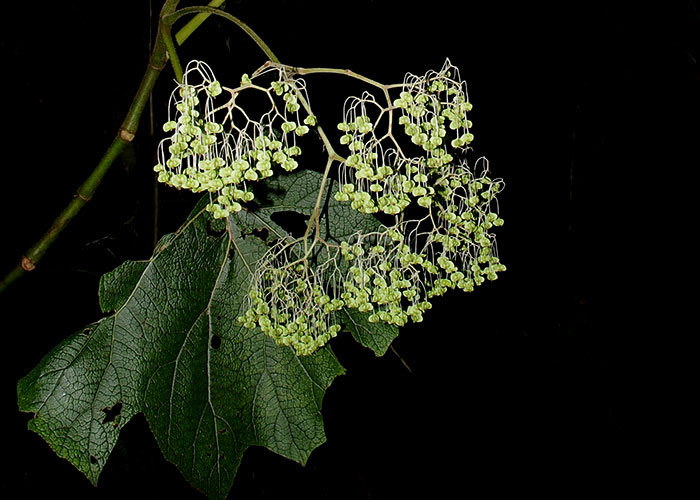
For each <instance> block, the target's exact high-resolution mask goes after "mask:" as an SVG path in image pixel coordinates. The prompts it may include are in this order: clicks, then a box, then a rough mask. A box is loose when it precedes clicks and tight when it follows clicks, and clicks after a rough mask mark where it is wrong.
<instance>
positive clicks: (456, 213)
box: [240, 61, 505, 355]
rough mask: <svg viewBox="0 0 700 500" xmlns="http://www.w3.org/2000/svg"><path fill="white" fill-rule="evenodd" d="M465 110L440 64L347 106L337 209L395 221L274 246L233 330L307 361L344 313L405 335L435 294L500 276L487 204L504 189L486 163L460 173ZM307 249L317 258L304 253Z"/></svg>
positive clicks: (451, 75) (493, 214) (457, 85)
mask: <svg viewBox="0 0 700 500" xmlns="http://www.w3.org/2000/svg"><path fill="white" fill-rule="evenodd" d="M395 87H396V86H391V87H387V89H388V88H392V89H393V88H395ZM470 109H471V104H470V103H469V100H468V99H467V94H466V87H465V84H464V83H463V82H462V81H461V80H460V79H459V74H458V72H457V70H456V68H454V67H453V66H451V65H450V64H449V61H448V62H447V63H446V64H445V66H444V67H443V68H442V69H441V70H440V71H438V72H429V73H427V74H426V75H424V76H421V77H417V76H413V75H408V76H407V78H406V79H405V81H404V83H403V85H402V86H400V91H399V93H398V97H397V98H396V99H394V100H393V101H390V102H387V103H386V104H380V103H379V102H377V100H376V98H375V96H374V95H372V94H370V93H365V94H363V95H362V96H361V97H351V98H349V99H348V100H347V101H346V104H345V112H344V120H343V121H342V122H341V123H340V124H339V125H338V130H340V132H341V136H340V143H341V145H343V146H345V147H346V148H347V150H348V155H347V157H346V159H345V160H344V161H343V162H342V164H341V165H340V167H339V171H338V180H339V189H338V191H337V192H336V193H335V195H334V197H335V200H336V201H337V202H340V203H343V202H347V203H349V204H350V206H351V207H352V208H353V209H354V210H357V211H359V212H361V213H363V214H378V213H381V214H385V216H386V215H388V216H391V217H390V218H393V223H385V224H380V225H379V227H378V228H377V229H376V230H375V231H372V232H361V231H358V232H356V233H355V234H353V235H352V236H350V237H348V238H346V239H345V240H344V241H341V242H340V243H338V244H330V243H328V242H325V241H320V242H319V241H317V240H314V241H313V242H311V243H310V242H309V241H307V240H306V239H304V238H302V239H299V240H294V242H292V243H289V242H286V241H280V242H278V244H277V245H275V246H274V247H273V248H272V249H271V250H270V251H269V252H268V253H267V254H266V256H265V257H264V258H263V259H262V260H261V261H260V262H259V263H258V271H257V272H256V273H255V275H254V277H253V280H252V281H251V287H250V296H249V308H248V310H247V312H246V313H245V314H244V315H243V316H241V318H240V320H241V322H242V323H244V324H245V325H246V326H248V327H251V328H253V327H260V328H261V329H262V330H263V331H264V332H265V333H267V334H268V335H270V336H272V337H273V338H274V339H275V340H276V341H277V342H278V343H280V344H282V345H290V346H292V347H293V348H294V349H295V351H296V352H297V354H300V355H305V354H310V353H313V352H315V351H316V350H317V349H318V348H319V347H320V346H322V345H324V344H325V343H326V342H327V341H328V340H329V339H330V338H332V337H333V336H335V335H336V334H337V332H338V331H339V330H340V328H341V326H340V322H339V320H338V316H337V313H338V311H340V310H341V309H342V308H350V309H356V310H358V311H360V312H363V313H366V314H367V319H368V321H369V322H372V323H375V322H380V321H381V322H385V323H388V324H391V325H396V326H403V325H405V324H406V323H407V322H408V321H414V322H420V321H422V320H423V314H424V313H425V312H426V311H427V310H429V309H430V308H431V302H430V300H431V299H432V298H433V297H436V296H439V295H442V294H444V293H445V292H446V291H447V290H450V289H455V288H456V289H460V290H464V291H473V290H474V288H475V287H476V286H478V285H480V284H482V283H484V282H485V281H486V280H494V279H496V278H497V273H499V272H501V271H503V270H505V266H504V265H503V264H502V263H501V262H500V260H499V258H498V252H497V248H496V244H495V236H494V235H493V232H492V230H493V228H495V227H497V226H500V225H502V224H503V220H502V219H501V218H500V217H499V216H498V206H497V201H496V195H497V194H498V193H499V192H500V191H501V190H502V188H503V182H502V181H501V180H499V179H492V178H491V177H489V169H488V162H487V161H486V160H485V159H483V158H481V159H479V160H478V161H477V162H476V164H475V165H474V166H470V165H469V164H468V163H467V161H466V159H465V158H464V155H465V153H466V152H467V150H468V149H469V144H470V143H471V142H472V140H473V135H472V134H471V132H470V128H471V126H472V124H471V122H470V121H469V120H468V119H467V116H466V113H467V112H468V111H469V110H470ZM395 124H396V125H398V127H396V125H395ZM393 128H398V129H399V130H402V131H403V135H400V134H394V133H393V132H394V131H393V130H392V129H393ZM409 214H410V215H409ZM385 218H386V217H385ZM317 244H318V245H320V246H321V248H322V251H319V252H313V251H312V250H311V249H312V248H313V246H314V245H317ZM309 245H310V246H309Z"/></svg>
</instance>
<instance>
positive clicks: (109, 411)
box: [102, 402, 122, 424]
mask: <svg viewBox="0 0 700 500" xmlns="http://www.w3.org/2000/svg"><path fill="white" fill-rule="evenodd" d="M102 411H103V412H104V414H105V418H104V419H103V420H102V423H103V424H107V423H109V422H114V421H115V420H116V418H117V417H118V416H119V415H121V413H122V403H121V402H119V403H117V404H115V405H114V406H112V407H111V408H103V409H102Z"/></svg>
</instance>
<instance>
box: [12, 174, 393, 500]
mask: <svg viewBox="0 0 700 500" xmlns="http://www.w3.org/2000/svg"><path fill="white" fill-rule="evenodd" d="M319 184H320V175H319V174H316V173H314V172H308V171H307V172H301V173H297V174H292V175H285V176H280V177H278V178H277V179H275V180H274V181H273V182H271V183H270V188H271V192H270V193H269V197H268V198H269V199H268V202H269V206H266V207H262V208H259V209H258V210H256V211H255V212H241V213H240V214H238V215H237V216H236V217H231V218H230V219H229V221H228V224H227V225H226V226H224V224H221V227H217V226H216V223H217V222H221V221H213V220H211V218H210V217H209V214H208V213H207V212H206V211H205V210H204V209H203V206H204V203H200V204H199V206H198V208H196V209H195V210H194V212H193V213H192V214H191V215H190V217H189V218H188V220H187V221H186V223H185V224H184V225H183V226H182V227H181V228H180V229H179V230H178V232H176V233H174V234H172V235H168V236H166V237H164V238H163V239H162V240H161V242H160V243H159V244H158V247H157V248H156V250H155V253H154V255H153V257H152V258H151V259H150V260H148V261H141V262H126V263H124V264H123V265H122V266H120V267H119V268H117V269H115V270H114V271H113V272H111V273H108V274H106V275H105V276H103V278H102V280H101V283H100V305H101V307H102V309H103V310H104V311H105V312H109V313H111V315H110V316H108V317H106V318H104V319H102V320H100V321H98V322H96V323H94V324H93V325H90V326H88V327H87V328H85V329H84V330H82V331H80V332H77V333H75V334H73V335H72V336H71V337H69V338H68V339H66V340H65V341H63V342H62V343H61V344H59V345H58V346H57V347H56V348H55V349H54V350H53V351H51V352H50V353H49V354H48V355H47V356H46V357H45V358H44V359H43V360H42V361H41V362H40V363H39V365H38V366H37V367H36V368H35V369H34V370H33V371H32V372H31V373H29V374H28V375H27V376H26V377H24V378H23V379H22V380H21V381H20V382H19V385H18V399H19V407H20V409H21V410H22V411H25V412H31V413H33V414H34V417H33V418H32V420H31V421H30V422H29V428H30V429H32V430H33V431H35V432H37V433H38V434H40V435H41V436H42V437H43V438H44V439H45V440H46V441H47V442H48V443H49V445H50V446H51V447H52V448H53V449H54V450H55V452H56V453H57V454H58V455H60V456H62V457H64V458H66V459H68V460H69V461H70V462H71V463H72V464H73V465H75V466H76V467H77V468H78V469H79V470H81V471H82V472H83V473H84V474H85V475H86V476H87V477H88V478H89V479H90V481H92V482H93V483H96V482H97V480H98V477H99V474H100V472H101V470H102V469H103V467H104V465H105V463H106V461H107V458H108V457H109V454H110V452H111V450H112V448H113V447H114V445H115V443H116V440H117V438H118V435H119V432H120V430H121V428H122V427H123V426H124V425H125V424H126V423H127V422H128V421H129V420H130V419H131V417H133V416H134V415H135V414H136V413H138V412H144V413H145V415H146V417H147V419H148V422H149V424H150V426H151V430H152V431H153V434H154V435H155V437H156V440H157V442H158V444H159V446H160V448H161V450H162V451H163V454H164V455H165V457H166V458H167V459H168V460H170V461H171V462H173V463H174V464H175V465H176V466H177V467H178V468H179V469H180V471H181V472H182V473H183V475H184V476H185V477H186V478H187V479H188V481H189V482H190V483H191V484H192V485H193V486H195V487H196V488H198V489H200V490H201V491H203V492H204V493H205V494H207V495H208V496H209V497H211V498H225V497H226V494H227V492H228V491H229V489H230V487H231V485H232V483H233V479H234V476H235V474H236V470H237V468H238V465H239V464H240V461H241V458H242V455H243V453H244V451H245V450H246V449H247V448H248V447H249V446H252V445H257V446H265V447H267V448H269V449H270V450H272V451H274V452H276V453H278V454H280V455H283V456H285V457H287V458H289V459H292V460H295V461H298V462H300V463H305V462H306V460H307V458H308V457H309V455H310V453H311V452H312V451H313V450H314V449H315V448H316V447H317V446H319V445H320V444H321V443H323V441H324V440H325V435H324V431H323V420H322V417H321V413H320V410H321V403H322V399H323V396H324V394H325V391H326V389H327V388H328V387H329V386H330V384H331V383H332V381H333V379H334V378H335V377H336V376H337V375H339V374H341V373H343V368H342V367H341V366H340V364H339V363H338V361H337V359H336V358H335V356H334V355H333V353H332V351H331V350H330V348H329V347H325V348H323V349H321V350H319V351H318V352H316V353H315V354H314V355H312V356H308V357H297V356H295V355H294V353H293V351H292V350H291V349H289V348H284V347H279V346H278V345H277V344H275V343H274V341H272V340H271V339H270V338H268V337H267V336H265V335H263V334H262V333H261V332H260V331H259V330H249V329H246V328H244V327H242V326H241V325H240V324H239V322H238V321H237V317H238V316H239V314H241V313H242V312H243V310H242V308H243V307H244V305H243V301H244V298H245V296H246V294H247V292H248V283H249V277H250V273H251V271H252V270H254V269H255V265H256V262H257V260H258V259H259V258H260V257H261V256H262V255H263V254H264V252H265V251H266V250H267V248H268V246H267V242H266V241H265V240H264V238H263V237H261V235H264V234H267V235H268V237H274V236H275V235H283V234H284V230H283V229H282V228H281V227H280V226H279V225H278V224H277V223H275V222H274V220H273V219H274V214H275V212H281V211H295V212H298V213H301V214H304V215H306V216H309V215H310V214H311V212H312V211H313V206H314V204H315V200H316V196H317V193H318V188H319ZM326 211H327V214H330V219H326V218H325V216H324V219H323V220H322V223H323V225H324V226H323V227H325V228H326V229H325V232H326V233H330V234H326V235H325V236H328V237H333V238H337V239H342V238H343V237H347V236H348V235H349V234H351V233H352V232H353V231H355V230H356V229H359V228H361V227H363V226H362V225H363V224H377V222H376V221H374V220H373V219H368V218H366V217H361V216H359V214H357V213H356V212H354V211H352V210H350V209H349V208H346V207H343V206H340V205H339V204H337V203H336V202H334V201H332V200H331V201H329V202H328V205H327V207H326ZM336 221H337V222H338V226H337V227H335V226H333V225H332V224H335V223H336ZM327 222H332V224H330V225H329V224H328V223H327ZM270 234H272V235H273V236H269V235H270ZM346 316H347V318H348V321H347V323H346V327H347V328H348V330H349V331H351V332H352V334H353V336H354V337H355V338H356V339H357V340H358V341H359V342H361V343H362V344H363V345H365V346H367V347H369V348H371V349H373V350H374V351H375V352H376V353H377V354H383V353H384V352H385V351H386V348H387V347H388V345H389V343H390V342H391V340H392V339H393V338H394V337H395V336H396V329H395V328H390V327H380V326H378V325H372V324H370V323H368V322H367V321H366V315H363V314H360V313H357V312H356V311H352V312H349V313H347V314H346Z"/></svg>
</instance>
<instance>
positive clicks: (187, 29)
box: [175, 0, 226, 45]
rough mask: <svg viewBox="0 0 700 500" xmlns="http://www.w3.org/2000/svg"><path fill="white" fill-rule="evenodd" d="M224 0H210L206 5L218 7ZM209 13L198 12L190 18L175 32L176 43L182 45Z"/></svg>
mask: <svg viewBox="0 0 700 500" xmlns="http://www.w3.org/2000/svg"><path fill="white" fill-rule="evenodd" d="M225 1H226V0H211V2H209V5H208V7H219V6H220V5H221V4H222V3H224V2H225ZM210 15H211V14H208V13H204V12H202V13H200V14H197V15H196V16H194V17H193V18H192V19H190V20H189V21H188V22H187V24H185V26H183V27H182V28H181V29H180V31H178V32H177V33H176V34H175V41H176V42H177V44H178V45H182V44H183V43H184V42H185V40H187V38H189V36H190V35H191V34H192V33H194V32H195V30H196V29H197V28H199V25H200V24H202V23H203V22H204V21H206V19H207V18H208V17H209V16H210Z"/></svg>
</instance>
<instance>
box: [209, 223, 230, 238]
mask: <svg viewBox="0 0 700 500" xmlns="http://www.w3.org/2000/svg"><path fill="white" fill-rule="evenodd" d="M225 232H226V220H225V219H209V221H208V222H207V234H208V235H209V236H211V237H213V238H218V237H219V236H221V235H222V234H224V233H225Z"/></svg>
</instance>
